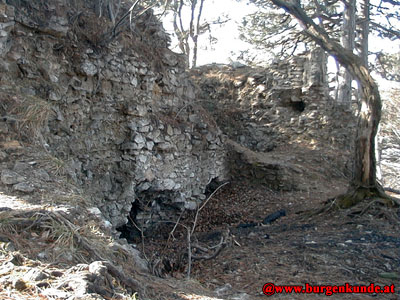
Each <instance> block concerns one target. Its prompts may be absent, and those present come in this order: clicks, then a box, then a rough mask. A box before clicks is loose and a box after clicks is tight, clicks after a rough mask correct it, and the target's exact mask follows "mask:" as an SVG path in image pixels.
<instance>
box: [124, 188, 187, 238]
mask: <svg viewBox="0 0 400 300" xmlns="http://www.w3.org/2000/svg"><path fill="white" fill-rule="evenodd" d="M135 193H136V199H135V201H134V202H133V203H132V208H131V211H130V212H129V215H128V216H127V223H126V224H125V225H122V226H120V227H118V228H117V231H119V232H120V233H121V234H120V236H119V237H120V238H121V239H126V240H127V241H128V243H130V244H136V243H140V242H141V240H142V235H143V236H144V237H149V236H153V237H155V236H156V235H157V236H158V235H161V236H164V233H165V232H164V230H161V229H163V228H164V229H165V228H167V227H168V226H166V224H169V221H171V222H170V223H171V224H173V221H174V220H175V221H176V219H177V217H178V216H179V215H180V213H181V211H182V209H183V207H184V203H183V202H182V201H179V199H178V198H179V195H178V194H177V192H174V191H170V190H165V191H155V190H153V189H152V188H148V189H146V190H136V191H135ZM167 237H168V232H167V235H166V236H165V238H167Z"/></svg>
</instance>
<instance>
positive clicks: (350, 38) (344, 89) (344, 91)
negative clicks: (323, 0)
mask: <svg viewBox="0 0 400 300" xmlns="http://www.w3.org/2000/svg"><path fill="white" fill-rule="evenodd" d="M355 32H356V1H355V0H348V1H347V2H345V10H344V12H343V29H342V38H341V40H342V45H343V47H344V48H345V49H347V50H349V51H353V50H354V45H355V38H356V34H355ZM342 76H343V81H342V82H341V84H340V85H339V87H338V89H339V102H340V104H342V105H343V106H346V107H351V99H352V81H353V76H352V75H351V74H350V72H349V71H348V70H347V69H344V72H343V75H342Z"/></svg>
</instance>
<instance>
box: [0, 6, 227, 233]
mask: <svg viewBox="0 0 400 300" xmlns="http://www.w3.org/2000/svg"><path fill="white" fill-rule="evenodd" d="M95 2H96V1H75V2H74V5H76V7H74V6H73V5H72V4H71V3H70V2H69V1H66V0H57V1H56V0H54V1H47V2H46V3H44V2H42V1H37V2H36V1H33V2H29V1H28V2H27V1H22V2H20V1H7V3H8V4H5V3H4V2H2V3H1V4H0V29H1V30H0V69H1V88H0V93H1V98H2V106H1V114H2V116H3V118H2V121H1V122H0V123H1V124H0V125H1V126H0V128H2V133H5V134H3V135H1V138H2V140H3V141H7V139H8V140H10V139H12V138H13V133H16V134H14V136H15V135H18V136H19V137H21V136H22V137H23V138H24V141H25V142H34V143H36V144H37V145H38V147H39V148H38V149H42V150H43V153H44V154H46V155H50V156H52V157H54V158H56V159H57V160H60V161H62V163H63V170H62V171H64V172H65V173H66V174H67V176H68V178H69V179H68V180H72V181H73V182H74V183H76V184H79V185H82V186H83V187H85V189H86V190H88V191H89V192H90V193H91V194H92V195H93V200H94V203H95V204H96V206H97V207H99V208H100V210H101V211H102V213H103V215H104V217H105V218H106V219H108V220H109V221H111V223H112V225H113V228H116V227H118V226H121V225H123V224H125V223H126V222H127V216H128V215H129V214H130V211H131V208H132V204H133V203H134V205H135V207H136V209H137V211H136V212H134V214H135V215H136V214H137V215H136V216H135V217H136V218H137V220H138V222H139V223H144V222H145V221H144V220H147V221H148V220H149V219H150V218H151V219H152V221H157V219H159V218H167V219H168V217H172V216H173V214H174V213H179V212H180V210H181V209H183V208H190V209H194V208H196V207H197V204H198V203H199V202H200V201H201V200H203V199H204V198H205V195H204V193H205V189H206V186H207V184H209V183H210V182H211V181H212V180H213V179H215V178H218V179H219V180H224V179H225V178H226V176H227V173H226V167H225V155H226V152H225V150H224V146H223V141H224V137H223V136H222V135H221V131H220V130H219V129H218V127H217V126H216V124H215V122H214V121H213V120H212V119H211V118H210V117H209V115H208V113H207V112H206V111H205V110H204V109H202V108H201V107H200V106H199V105H196V103H195V100H196V99H195V94H194V87H193V85H192V84H191V82H190V81H189V80H188V76H187V75H186V73H185V65H184V62H183V60H182V57H181V56H180V55H178V54H175V53H173V52H172V51H170V50H169V49H168V48H167V47H168V43H169V37H168V36H167V34H166V33H165V32H164V30H163V29H162V26H161V24H160V22H159V21H158V20H157V19H156V18H155V17H154V16H153V15H152V13H151V12H150V11H149V12H148V13H146V14H144V15H142V16H141V17H140V18H138V19H136V20H135V31H134V32H133V33H132V32H130V31H129V30H128V29H127V30H125V31H124V32H122V33H121V34H120V35H119V37H118V38H116V39H114V40H111V41H106V39H107V37H109V32H110V31H109V30H110V28H111V25H110V23H109V22H108V20H106V19H105V18H98V17H97V16H96V15H95V14H94V10H93V7H94V3H95ZM107 34H108V35H107ZM105 41H106V42H105ZM40 105H41V106H42V107H43V109H48V110H49V118H48V119H46V120H45V122H44V123H43V124H42V125H43V126H42V127H41V128H40V130H38V131H37V132H35V135H30V134H29V132H28V130H27V132H28V133H25V132H24V130H25V129H27V128H23V126H22V127H19V129H18V128H17V127H18V126H17V125H21V124H22V123H23V122H22V121H21V120H18V116H14V117H16V118H17V122H16V123H13V122H11V120H12V119H13V112H15V111H16V108H18V107H25V108H31V107H32V108H34V107H40ZM22 125H23V124H22ZM21 128H22V129H21ZM18 130H21V131H20V132H18ZM3 167H5V166H3ZM168 214H170V215H169V216H168ZM140 225H143V224H140Z"/></svg>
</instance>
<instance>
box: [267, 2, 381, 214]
mask: <svg viewBox="0 0 400 300" xmlns="http://www.w3.org/2000/svg"><path fill="white" fill-rule="evenodd" d="M271 1H272V2H273V3H274V4H275V5H277V6H279V7H281V8H283V9H285V10H286V11H287V12H289V13H290V14H291V15H293V16H294V17H295V18H297V20H299V21H300V22H301V23H302V25H304V33H305V34H306V35H308V36H309V37H310V38H312V39H313V40H314V41H315V42H316V43H317V44H319V45H320V46H321V47H322V48H323V49H325V51H327V52H328V53H329V54H331V55H333V56H334V57H335V58H336V60H337V61H338V62H339V63H340V64H341V65H342V66H344V67H345V68H346V69H347V70H348V71H349V72H350V73H351V74H352V75H353V76H354V78H356V79H357V80H358V81H359V82H360V84H361V86H362V95H363V97H362V99H361V109H360V115H359V119H358V127H357V135H356V141H355V152H354V171H353V177H352V181H351V188H350V189H349V191H348V192H347V193H346V194H345V195H341V196H339V197H337V204H338V206H339V207H341V208H347V207H350V206H353V205H354V204H356V203H358V202H360V201H361V200H363V199H365V198H366V197H370V196H373V195H377V196H381V197H383V196H385V194H384V192H383V189H382V187H381V186H380V184H379V183H378V182H377V180H376V158H375V146H376V145H375V136H376V134H377V131H378V125H379V121H380V119H381V109H382V103H381V98H380V94H379V90H378V86H377V84H376V82H375V81H374V79H373V78H372V76H371V74H370V73H369V71H368V69H367V68H366V67H365V66H364V65H363V63H362V61H361V59H360V58H359V57H358V56H357V55H355V54H354V53H353V52H352V51H349V50H347V49H345V48H344V47H342V46H341V45H340V44H338V43H337V42H335V41H334V40H333V39H331V38H330V37H329V35H328V34H327V32H326V31H325V30H324V29H323V28H322V27H320V26H318V25H317V24H315V23H314V21H313V20H312V19H311V18H310V17H309V16H308V15H306V13H305V12H304V10H303V9H302V8H301V7H300V4H299V2H297V1H290V2H289V1H282V0H271Z"/></svg>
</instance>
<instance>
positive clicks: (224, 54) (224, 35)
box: [164, 0, 400, 89]
mask: <svg viewBox="0 0 400 300" xmlns="http://www.w3.org/2000/svg"><path fill="white" fill-rule="evenodd" d="M374 2H377V1H376V0H375V1H371V3H374ZM256 10H257V7H256V6H254V5H252V4H250V5H248V4H247V3H246V1H241V2H239V1H237V0H223V1H221V0H220V1H218V0H206V1H205V2H204V12H203V19H204V20H212V19H216V18H218V17H220V16H221V15H223V14H227V15H228V16H229V17H230V21H229V22H227V23H225V24H223V25H221V26H214V27H213V28H212V35H213V36H214V37H215V38H216V39H217V41H216V42H215V43H214V44H213V45H210V43H209V38H208V37H207V35H203V36H200V37H199V54H198V63H197V65H203V64H210V63H229V62H231V61H235V60H237V57H238V55H239V53H240V51H241V50H245V49H248V48H251V47H252V46H251V45H250V44H248V43H246V42H243V41H242V40H240V38H239V34H240V33H239V31H238V27H239V25H240V24H241V22H242V18H243V17H244V16H246V15H248V14H250V13H253V12H255V11H256ZM164 20H165V21H164V26H165V28H166V30H167V31H168V32H170V33H172V32H173V28H172V25H171V22H170V20H169V18H165V19H164ZM371 26H372V25H371ZM399 28H400V25H399ZM173 45H176V41H174V42H173ZM382 49H384V51H385V52H386V53H399V52H400V42H399V40H397V41H389V40H388V39H382V38H378V37H376V36H375V35H373V34H371V35H370V42H369V50H370V51H371V52H379V51H382ZM174 50H175V51H179V50H178V48H176V49H174ZM258 55H259V56H262V55H263V54H262V53H258ZM261 59H263V58H262V57H261ZM266 60H268V58H266ZM330 62H331V63H330V65H331V66H332V67H333V68H335V66H334V63H333V60H330ZM374 75H375V77H377V76H376V74H374ZM377 79H379V78H378V77H377ZM379 84H380V86H381V87H382V88H384V89H386V88H389V87H390V86H393V85H394V84H395V83H394V82H388V81H385V80H380V79H379Z"/></svg>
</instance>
